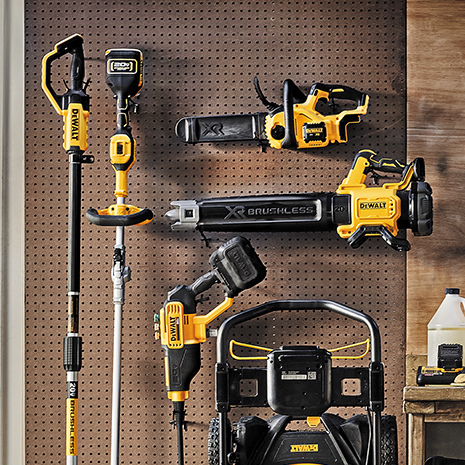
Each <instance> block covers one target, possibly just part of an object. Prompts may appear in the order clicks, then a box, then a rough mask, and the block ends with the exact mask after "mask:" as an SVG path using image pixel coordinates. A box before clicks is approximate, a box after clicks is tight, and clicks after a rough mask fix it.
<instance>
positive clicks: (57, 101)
mask: <svg viewBox="0 0 465 465" xmlns="http://www.w3.org/2000/svg"><path fill="white" fill-rule="evenodd" d="M83 42H84V41H83V38H82V37H81V36H80V35H79V34H74V35H72V36H70V37H68V38H67V39H64V40H62V41H61V42H59V43H58V44H56V45H55V49H54V50H52V51H51V52H50V53H48V54H47V55H45V56H44V58H43V60H42V88H43V90H44V92H45V94H46V95H47V97H48V99H49V100H50V102H51V103H52V105H53V107H54V108H55V110H56V112H57V113H58V114H60V115H63V112H64V110H66V109H67V107H68V104H69V103H80V104H82V105H83V107H84V109H86V110H88V109H89V96H88V95H87V94H86V93H85V87H86V86H84V84H83V81H84V51H83ZM67 54H70V55H72V60H71V67H70V72H69V79H70V84H69V85H70V89H69V90H68V91H67V92H66V93H65V94H62V95H59V94H57V93H56V91H55V90H54V89H53V86H52V79H51V76H52V63H53V62H54V61H55V60H57V59H59V58H61V57H63V56H64V55H67ZM83 86H84V88H83Z"/></svg>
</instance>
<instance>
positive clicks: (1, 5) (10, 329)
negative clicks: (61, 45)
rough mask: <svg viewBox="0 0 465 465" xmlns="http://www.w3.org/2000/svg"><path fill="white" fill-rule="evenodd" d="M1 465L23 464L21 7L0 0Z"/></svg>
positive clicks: (16, 2)
mask: <svg viewBox="0 0 465 465" xmlns="http://www.w3.org/2000/svg"><path fill="white" fill-rule="evenodd" d="M0 36H1V39H0V209H1V211H0V465H23V464H24V463H25V433H24V431H25V405H24V404H25V402H24V399H25V388H26V387H25V372H24V366H25V347H24V286H25V280H24V230H25V224H24V211H25V210H24V3H23V2H22V1H21V0H0Z"/></svg>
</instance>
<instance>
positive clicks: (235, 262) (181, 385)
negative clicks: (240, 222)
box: [156, 236, 266, 465]
mask: <svg viewBox="0 0 465 465" xmlns="http://www.w3.org/2000/svg"><path fill="white" fill-rule="evenodd" d="M210 265H211V266H212V268H213V269H212V271H210V272H208V273H206V274H205V275H203V276H201V277H200V278H199V279H197V280H196V281H195V282H194V283H193V284H191V285H190V286H185V285H179V286H177V287H175V288H174V289H173V290H172V291H170V292H169V293H168V299H167V300H166V302H165V304H164V306H163V308H162V309H161V311H160V318H159V319H158V317H157V316H156V330H157V332H158V331H159V332H160V339H161V344H162V347H163V349H164V352H165V376H166V386H167V391H168V398H169V399H170V400H172V402H173V417H174V421H173V423H174V426H175V428H176V429H177V438H178V463H179V465H182V464H183V463H184V452H183V449H184V447H183V428H184V425H185V412H184V403H185V400H186V399H187V398H188V396H189V386H190V383H191V381H192V380H193V378H194V377H195V375H196V374H197V373H198V371H199V370H200V366H201V355H200V344H201V343H202V342H205V341H206V338H207V335H208V332H207V325H208V324H209V323H210V322H212V321H213V320H214V319H215V318H217V317H218V316H220V315H221V314H222V313H223V312H224V311H225V310H227V309H228V308H229V307H230V306H231V305H232V303H233V298H234V297H236V296H237V295H238V294H239V293H240V292H242V291H244V290H246V289H249V288H251V287H253V286H255V285H256V284H258V283H259V282H261V281H262V280H263V279H264V278H265V275H266V269H265V266H264V265H263V263H262V262H261V261H260V258H259V257H258V255H257V254H256V252H255V251H254V249H253V248H252V246H251V245H250V243H249V241H247V239H245V238H243V237H240V236H239V237H235V238H233V239H231V240H230V241H228V242H226V243H225V244H223V245H222V246H221V247H220V248H219V249H218V250H217V251H216V252H214V253H213V254H212V255H211V257H210ZM216 283H220V284H222V285H223V288H224V294H225V299H224V301H223V302H222V303H221V304H219V305H218V306H217V307H216V308H215V309H213V310H212V311H210V312H209V313H207V314H206V315H197V304H198V302H199V301H198V300H197V296H199V295H200V294H201V293H203V292H206V291H207V290H208V289H210V288H211V287H212V286H213V285H214V284H216ZM158 321H159V323H158Z"/></svg>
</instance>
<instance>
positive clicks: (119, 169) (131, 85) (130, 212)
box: [86, 49, 153, 465]
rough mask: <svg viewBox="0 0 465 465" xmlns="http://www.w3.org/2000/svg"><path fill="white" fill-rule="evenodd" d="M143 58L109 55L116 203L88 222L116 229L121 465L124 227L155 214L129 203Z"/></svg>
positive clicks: (115, 428)
mask: <svg viewBox="0 0 465 465" xmlns="http://www.w3.org/2000/svg"><path fill="white" fill-rule="evenodd" d="M142 78H143V57H142V52H141V51H140V50H136V49H111V50H107V52H106V53H105V82H106V83H107V84H108V86H109V87H110V89H111V90H112V92H113V94H114V96H115V97H116V123H117V130H116V132H115V134H113V135H112V136H111V138H110V144H109V146H110V148H109V160H110V163H111V165H112V167H113V169H114V172H115V176H116V188H115V191H114V194H115V197H116V204H114V205H111V206H110V207H108V208H105V209H102V210H96V209H94V208H89V209H88V210H87V212H86V217H87V219H88V220H89V221H90V222H91V223H93V224H96V225H99V226H115V227H116V241H115V246H114V248H113V266H112V269H111V278H112V281H113V304H114V311H115V317H114V337H113V342H114V344H113V389H112V416H111V419H112V425H111V455H110V463H111V465H118V463H119V435H120V423H119V420H120V394H121V392H120V388H121V366H120V365H121V348H122V340H121V339H122V338H121V336H122V312H123V304H124V298H125V296H124V292H125V284H126V283H127V282H128V281H129V280H130V279H131V270H130V268H129V266H127V265H126V247H125V245H124V228H125V227H126V226H134V225H144V224H147V223H149V222H150V221H152V219H153V213H152V211H151V210H150V209H148V208H143V209H142V208H138V207H135V206H133V205H128V204H126V203H125V200H126V198H127V197H128V174H129V170H130V169H131V168H132V166H133V165H134V163H135V161H136V142H135V140H134V138H133V137H132V131H131V127H130V125H129V109H130V103H131V98H132V97H134V96H135V95H137V94H138V93H139V91H140V90H141V88H142V85H143V79H142Z"/></svg>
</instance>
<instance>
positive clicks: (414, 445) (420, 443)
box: [408, 413, 425, 465]
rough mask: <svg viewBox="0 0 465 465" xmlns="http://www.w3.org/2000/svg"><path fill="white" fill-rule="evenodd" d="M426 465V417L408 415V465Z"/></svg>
mask: <svg viewBox="0 0 465 465" xmlns="http://www.w3.org/2000/svg"><path fill="white" fill-rule="evenodd" d="M424 464H425V416H424V415H423V414H413V413H411V414H409V415H408V465H424Z"/></svg>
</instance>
